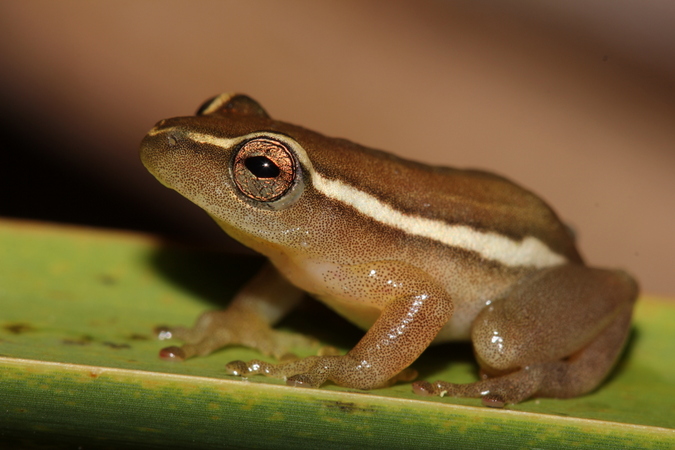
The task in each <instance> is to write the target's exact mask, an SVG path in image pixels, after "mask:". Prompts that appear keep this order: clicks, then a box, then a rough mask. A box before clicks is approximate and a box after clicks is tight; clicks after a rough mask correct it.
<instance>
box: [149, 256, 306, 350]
mask: <svg viewBox="0 0 675 450" xmlns="http://www.w3.org/2000/svg"><path fill="white" fill-rule="evenodd" d="M302 296H303V292H302V291H301V290H300V289H298V288H297V287H295V286H293V285H292V284H290V283H289V282H288V281H287V280H286V279H285V278H284V277H282V276H281V275H280V274H279V272H278V271H277V270H276V269H275V268H274V267H273V266H272V265H271V264H269V263H267V264H266V265H265V266H264V267H263V268H262V269H261V270H260V271H259V272H258V274H257V275H256V276H255V277H253V278H252V279H251V280H249V281H248V283H247V284H246V285H245V286H244V287H243V288H242V289H241V290H240V291H239V292H238V293H237V295H236V296H235V298H234V299H233V300H232V302H231V303H230V305H229V306H228V307H227V308H226V309H225V310H222V311H209V312H206V313H204V314H202V315H201V316H200V317H199V318H198V319H197V322H196V323H195V325H194V326H193V327H192V328H184V327H158V331H159V338H160V339H169V338H177V339H180V340H182V341H184V342H185V344H184V345H182V346H180V347H177V346H171V347H166V348H164V349H162V350H161V351H160V357H161V358H162V359H166V360H180V361H182V360H185V359H187V358H190V357H192V356H197V355H198V356H205V355H208V354H210V353H212V352H214V351H215V350H218V349H219V348H221V347H225V346H227V345H243V346H245V347H250V348H254V349H257V350H259V351H260V352H261V353H263V354H265V355H270V356H274V357H276V358H282V357H283V356H285V355H287V354H288V353H289V350H290V348H292V347H296V346H298V347H302V346H308V345H311V344H313V343H314V341H313V340H311V339H309V338H306V337H304V336H301V335H294V334H290V333H284V332H281V331H276V330H274V329H272V326H273V325H274V324H275V323H276V322H278V321H279V320H281V318H283V317H284V316H285V315H286V313H288V312H289V311H290V310H291V309H293V308H294V307H295V306H296V305H297V304H298V303H299V302H300V300H301V299H302Z"/></svg>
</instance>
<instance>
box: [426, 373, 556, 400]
mask: <svg viewBox="0 0 675 450" xmlns="http://www.w3.org/2000/svg"><path fill="white" fill-rule="evenodd" d="M542 379H543V374H542V371H541V370H540V367H527V368H524V369H521V370H519V371H517V372H512V373H510V374H508V375H504V376H500V377H495V378H488V379H485V380H482V381H477V382H475V383H468V384H455V383H447V382H445V381H440V380H439V381H435V382H433V383H429V382H428V381H416V382H415V383H413V392H414V393H416V394H418V395H438V396H440V397H444V396H446V395H447V396H450V397H472V398H481V399H482V402H483V405H485V406H490V407H493V408H502V407H504V406H505V405H506V404H507V403H511V404H513V403H519V402H522V401H523V400H526V399H528V398H530V397H532V396H533V395H534V394H535V393H537V391H538V390H539V387H540V385H541V381H542Z"/></svg>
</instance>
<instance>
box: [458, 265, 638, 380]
mask: <svg viewBox="0 0 675 450" xmlns="http://www.w3.org/2000/svg"><path fill="white" fill-rule="evenodd" d="M636 295H637V285H636V284H635V282H634V281H633V280H632V279H631V278H630V277H629V276H628V275H626V274H624V273H623V272H619V271H610V270H603V269H593V268H588V267H585V266H578V265H565V266H559V267H555V268H552V269H548V270H545V271H542V272H539V273H536V274H534V275H533V276H531V278H530V279H529V280H525V281H524V282H522V283H520V284H518V285H517V286H516V287H515V288H514V289H513V290H512V291H511V292H509V293H508V295H507V296H506V297H504V298H501V299H499V300H496V301H494V302H493V303H492V304H491V305H490V306H488V307H486V308H485V309H484V310H483V311H482V312H481V313H480V314H479V315H478V317H477V318H476V320H475V322H474V326H473V328H472V331H471V338H472V341H473V345H474V349H475V352H476V355H477V357H478V359H479V363H480V365H481V368H482V369H483V370H484V372H486V373H487V374H499V373H501V372H507V371H512V370H514V369H517V368H520V367H525V366H530V365H533V364H537V363H545V362H551V361H557V360H561V359H563V358H567V357H569V356H571V355H573V354H575V353H577V352H579V351H581V350H582V349H583V348H585V347H586V346H588V345H589V344H590V343H591V342H592V341H593V340H594V339H595V338H596V337H598V336H599V335H600V334H601V332H602V331H603V330H605V329H607V328H608V327H609V326H610V324H612V323H615V322H617V321H619V322H623V321H624V320H625V317H624V316H625V314H626V311H627V310H628V311H629V312H630V311H631V310H632V305H633V302H634V301H635V297H636ZM629 317H630V315H629ZM624 327H625V328H628V324H626V325H625V326H624ZM622 344H623V342H622V340H619V342H617V343H614V342H608V343H607V344H606V345H607V346H614V345H617V346H619V347H620V346H621V345H622ZM608 350H609V349H608Z"/></svg>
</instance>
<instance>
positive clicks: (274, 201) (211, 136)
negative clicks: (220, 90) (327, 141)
mask: <svg viewBox="0 0 675 450" xmlns="http://www.w3.org/2000/svg"><path fill="white" fill-rule="evenodd" d="M280 126H281V127H282V128H283V127H286V128H288V125H287V124H283V123H281V122H277V121H274V120H272V119H270V117H269V115H268V114H267V113H266V112H265V110H264V109H263V108H262V107H261V106H260V105H259V104H258V103H257V102H255V101H254V100H253V99H251V98H249V97H247V96H245V95H232V94H224V95H220V96H218V97H215V98H213V99H211V100H209V101H207V102H206V103H204V104H203V105H202V106H201V107H200V108H199V110H198V111H197V114H196V115H195V116H189V117H178V118H173V119H166V120H162V121H160V122H159V123H158V124H157V125H156V126H155V127H154V128H153V129H152V130H150V132H149V133H148V135H147V136H146V137H145V138H144V139H143V142H142V143H141V150H140V155H141V160H142V161H143V164H144V165H145V167H146V168H147V169H148V170H149V171H150V172H151V173H152V174H153V175H154V176H155V177H156V178H157V179H158V180H159V181H160V182H161V183H162V184H164V185H165V186H167V187H169V188H171V189H175V190H176V191H178V192H179V193H180V194H181V195H183V196H184V197H186V198H188V199H189V200H191V201H192V202H194V203H196V204H197V205H199V206H200V207H201V208H203V209H204V210H205V211H206V212H207V213H209V214H210V215H211V216H212V217H213V218H214V219H215V220H216V221H217V222H218V223H219V224H220V225H221V226H222V227H223V228H224V229H225V230H226V231H227V232H228V233H229V234H231V235H232V236H233V237H235V238H237V239H239V240H244V241H248V239H247V236H252V237H254V239H255V240H265V241H272V242H273V241H277V240H278V239H277V238H276V237H275V236H278V235H280V234H284V233H285V234H286V235H287V234H288V230H289V229H290V228H293V227H295V228H297V225H298V223H297V215H296V216H295V217H294V213H292V212H290V211H288V210H289V209H292V207H293V206H294V205H295V204H296V203H297V202H298V200H299V199H300V198H301V197H302V196H303V193H304V191H305V187H306V186H307V184H308V183H307V180H308V179H309V178H310V176H309V174H310V173H311V172H312V170H313V168H312V163H311V162H310V160H309V158H308V156H307V153H306V151H305V150H304V149H303V148H302V146H301V145H300V144H299V143H298V142H297V141H296V140H295V139H293V138H292V137H290V136H289V133H288V132H287V130H285V131H286V132H281V131H280V129H279V127H280ZM297 128H298V132H299V133H301V134H302V133H303V132H307V131H306V130H303V129H301V128H299V127H297ZM245 243H247V245H250V244H251V243H250V242H245ZM253 246H254V247H255V245H253Z"/></svg>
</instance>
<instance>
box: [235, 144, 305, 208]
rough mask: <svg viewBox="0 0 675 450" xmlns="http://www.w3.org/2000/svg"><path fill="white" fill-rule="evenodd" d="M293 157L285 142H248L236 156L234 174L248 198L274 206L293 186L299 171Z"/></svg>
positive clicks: (237, 183)
mask: <svg viewBox="0 0 675 450" xmlns="http://www.w3.org/2000/svg"><path fill="white" fill-rule="evenodd" d="M295 167H296V166H295V164H294V162H293V156H292V155H291V152H290V151H289V150H288V148H287V147H286V146H285V145H284V144H282V143H281V142H278V141H274V140H272V139H266V138H258V139H253V140H250V141H248V142H245V143H244V145H242V146H241V147H240V148H239V150H238V151H237V154H236V155H235V156H234V162H233V164H232V173H233V175H234V182H235V183H236V185H237V187H238V188H239V190H240V191H241V192H242V193H243V194H244V195H246V196H247V197H249V198H251V199H253V200H257V201H261V202H271V201H274V200H278V199H279V198H280V197H282V196H283V195H284V194H285V193H286V192H288V190H289V189H290V188H291V186H293V182H294V181H295V176H296V168H295Z"/></svg>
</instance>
